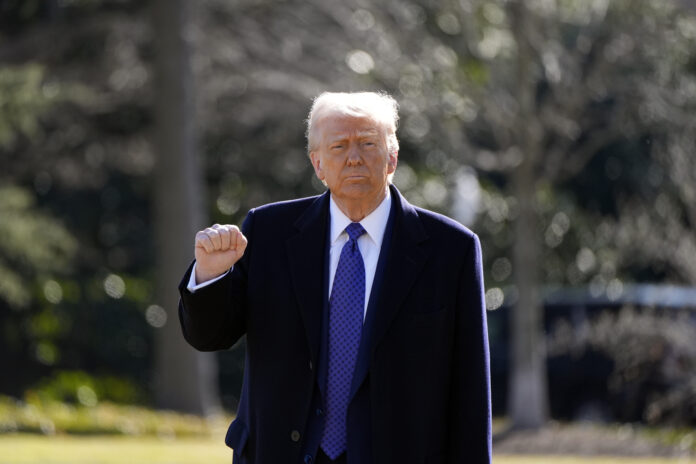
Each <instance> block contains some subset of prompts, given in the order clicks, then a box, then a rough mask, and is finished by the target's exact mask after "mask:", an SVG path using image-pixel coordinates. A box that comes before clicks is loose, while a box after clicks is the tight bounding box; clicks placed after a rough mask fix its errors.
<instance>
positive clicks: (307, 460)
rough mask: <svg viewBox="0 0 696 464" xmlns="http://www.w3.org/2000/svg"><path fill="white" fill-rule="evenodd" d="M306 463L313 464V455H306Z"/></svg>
mask: <svg viewBox="0 0 696 464" xmlns="http://www.w3.org/2000/svg"><path fill="white" fill-rule="evenodd" d="M304 462H305V464H312V455H311V454H307V455H305V457H304Z"/></svg>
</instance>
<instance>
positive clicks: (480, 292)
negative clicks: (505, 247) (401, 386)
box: [448, 235, 492, 464]
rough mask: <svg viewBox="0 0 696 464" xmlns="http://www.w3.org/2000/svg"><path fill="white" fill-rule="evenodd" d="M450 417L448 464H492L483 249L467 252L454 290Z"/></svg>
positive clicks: (476, 247)
mask: <svg viewBox="0 0 696 464" xmlns="http://www.w3.org/2000/svg"><path fill="white" fill-rule="evenodd" d="M454 343H455V348H454V349H455V352H454V357H453V359H454V365H453V372H452V382H453V384H452V409H451V416H450V427H449V430H450V433H451V435H450V437H449V444H450V453H449V457H450V459H449V461H448V462H450V463H451V464H455V463H456V464H463V463H470V464H490V463H491V459H492V440H491V438H492V437H491V390H490V362H489V350H488V329H487V323H486V304H485V300H484V287H483V266H482V259H481V245H480V243H479V239H478V237H477V236H476V235H473V240H472V242H471V244H470V246H469V250H468V252H467V254H466V258H465V262H464V266H463V269H462V272H461V276H460V281H459V291H458V303H457V315H456V330H455V342H454Z"/></svg>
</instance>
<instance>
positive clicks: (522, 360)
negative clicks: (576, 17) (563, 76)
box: [508, 0, 548, 428]
mask: <svg viewBox="0 0 696 464" xmlns="http://www.w3.org/2000/svg"><path fill="white" fill-rule="evenodd" d="M511 9H512V15H511V18H512V24H511V26H512V31H513V34H514V36H515V41H516V43H517V89H516V90H517V100H518V105H519V110H518V118H517V124H516V125H517V127H516V138H517V144H518V147H519V149H520V150H521V151H522V154H523V156H522V159H523V161H522V163H521V164H520V166H518V167H517V169H515V170H514V172H513V173H512V188H513V191H514V195H515V198H516V199H517V202H518V209H517V217H516V219H515V226H514V231H515V235H514V237H515V238H514V240H515V241H514V244H513V269H514V280H515V286H516V288H517V291H518V301H517V304H516V305H515V308H514V310H513V312H512V318H511V323H512V327H511V333H512V344H511V347H512V353H511V360H512V371H511V375H510V384H509V389H508V391H509V395H508V405H509V407H508V413H509V415H510V419H511V423H512V427H514V428H538V427H541V426H542V425H544V423H545V422H546V418H547V416H548V393H547V380H546V353H545V346H544V345H545V344H544V333H543V306H542V301H541V297H540V295H539V276H540V263H539V260H540V256H541V247H542V245H541V236H542V235H541V234H540V233H539V230H538V224H537V223H538V212H537V208H536V207H535V201H536V199H535V197H536V187H537V186H536V184H537V180H538V179H537V177H538V175H539V174H538V173H539V172H542V170H541V169H538V167H537V164H538V163H540V162H541V161H540V160H543V157H541V156H540V155H541V150H542V142H541V140H542V133H543V131H542V126H541V123H540V121H539V119H538V116H537V114H536V76H535V74H534V63H535V59H534V50H533V48H532V43H531V37H533V34H534V29H533V27H534V26H533V24H532V22H531V17H530V13H529V11H527V9H526V8H525V5H524V1H523V0H517V1H516V2H514V3H513V4H512V5H511Z"/></svg>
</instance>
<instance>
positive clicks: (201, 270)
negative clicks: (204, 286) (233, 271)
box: [195, 224, 247, 284]
mask: <svg viewBox="0 0 696 464" xmlns="http://www.w3.org/2000/svg"><path fill="white" fill-rule="evenodd" d="M246 246H247V239H246V237H245V236H244V235H243V234H242V232H241V231H240V230H239V228H238V227H237V226H233V225H230V224H225V225H222V226H221V225H220V224H215V225H213V226H212V227H208V228H207V229H204V230H201V231H199V232H198V233H196V244H195V255H196V283H197V284H200V283H203V282H206V281H208V280H210V279H214V278H215V277H217V276H219V275H222V274H224V273H225V272H227V270H228V269H229V268H231V267H232V266H233V265H234V263H236V262H237V261H239V259H240V258H241V257H242V255H244V250H245V249H246Z"/></svg>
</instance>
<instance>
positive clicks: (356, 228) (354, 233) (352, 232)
mask: <svg viewBox="0 0 696 464" xmlns="http://www.w3.org/2000/svg"><path fill="white" fill-rule="evenodd" d="M346 233H347V234H348V237H350V239H351V240H357V239H358V237H360V236H361V235H362V234H364V233H365V229H363V226H361V225H360V223H359V222H351V223H350V224H348V227H346Z"/></svg>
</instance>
